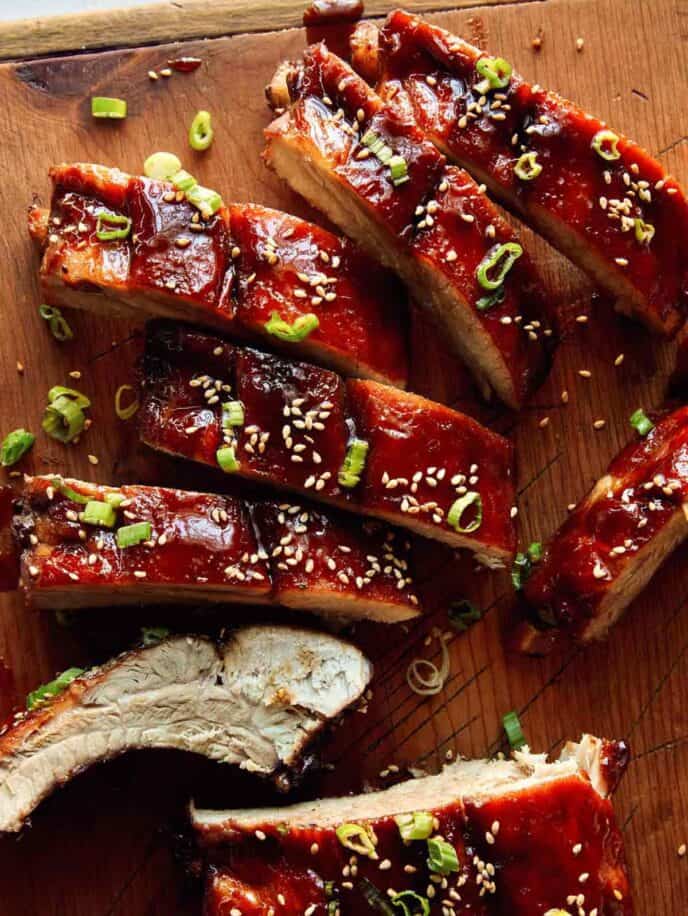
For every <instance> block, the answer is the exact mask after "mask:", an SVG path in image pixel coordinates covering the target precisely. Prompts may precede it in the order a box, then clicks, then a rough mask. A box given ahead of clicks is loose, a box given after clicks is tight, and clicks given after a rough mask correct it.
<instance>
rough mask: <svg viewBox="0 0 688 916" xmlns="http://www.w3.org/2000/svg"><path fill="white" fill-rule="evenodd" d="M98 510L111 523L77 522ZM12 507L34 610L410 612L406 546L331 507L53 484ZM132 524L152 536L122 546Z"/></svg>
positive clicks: (39, 483) (31, 487) (30, 483)
mask: <svg viewBox="0 0 688 916" xmlns="http://www.w3.org/2000/svg"><path fill="white" fill-rule="evenodd" d="M107 500H110V501H112V502H114V505H115V506H116V509H113V512H114V516H115V517H114V518H111V519H109V520H108V522H107V524H105V523H98V521H97V520H96V521H95V522H94V521H91V522H88V521H84V517H85V516H86V515H87V514H88V506H87V505H86V504H87V502H88V501H92V502H94V503H95V504H96V508H99V507H100V508H104V507H105V506H106V505H107V504H106V501H107ZM18 509H19V511H18V514H17V515H15V518H14V522H13V526H14V534H15V540H16V542H17V543H18V545H19V549H20V550H21V578H20V584H21V586H22V588H23V590H24V592H25V594H26V595H27V598H28V600H29V602H30V603H31V604H32V605H33V606H34V607H38V608H49V609H51V608H88V607H103V606H111V605H137V604H141V603H145V604H153V603H164V602H176V603H184V602H205V603H230V604H231V603H247V602H249V603H252V604H277V605H283V606H286V607H292V608H296V609H299V610H305V611H310V612H313V613H316V614H320V615H323V616H329V615H334V616H341V617H346V618H351V619H357V618H358V619H361V618H365V619H372V620H379V621H384V622H389V623H392V622H396V621H400V620H406V619H408V618H411V617H414V616H416V615H417V614H418V611H419V602H418V598H417V596H416V593H415V588H414V586H413V579H412V576H411V569H410V551H409V544H408V541H407V539H406V538H404V537H403V536H402V535H399V534H398V533H397V532H395V531H393V530H392V529H390V528H388V527H387V526H386V525H384V524H382V523H381V522H377V521H373V520H370V521H366V522H365V523H364V524H362V525H361V524H360V523H358V524H356V521H355V520H354V519H352V518H351V517H349V516H347V515H346V514H344V513H340V512H337V511H336V510H333V509H320V508H317V507H313V506H310V505H308V504H304V503H300V504H296V503H293V502H284V503H277V502H274V501H271V500H264V501H258V502H251V503H248V502H246V501H245V500H240V499H237V498H235V497H231V496H218V495H212V494H208V493H193V492H189V491H184V490H171V489H165V488H162V487H144V486H123V487H120V488H117V487H104V486H98V485H96V484H91V483H84V482H83V481H76V480H69V479H67V480H63V479H62V478H55V477H33V478H29V479H27V481H26V484H25V487H24V494H23V497H22V500H21V503H20V505H19V507H18ZM133 525H144V526H146V525H149V526H150V529H149V530H148V531H144V532H143V534H142V535H140V536H139V537H140V539H139V541H138V542H135V543H132V544H129V545H128V546H121V543H122V542H123V541H124V540H126V534H123V530H124V529H126V528H128V527H129V526H133ZM13 565H14V564H13ZM8 584H9V583H8ZM12 587H16V581H15V583H14V585H13V586H12Z"/></svg>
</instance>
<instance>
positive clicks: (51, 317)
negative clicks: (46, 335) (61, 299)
mask: <svg viewBox="0 0 688 916" xmlns="http://www.w3.org/2000/svg"><path fill="white" fill-rule="evenodd" d="M38 314H39V315H40V316H41V318H42V319H43V320H44V321H46V322H47V324H48V327H49V328H50V333H51V334H52V335H53V337H54V338H55V340H59V341H60V342H62V341H64V340H72V338H73V337H74V332H73V331H72V329H71V328H70V326H69V324H68V322H67V319H66V318H65V317H64V316H63V314H62V312H61V311H60V309H58V308H55V307H54V306H52V305H40V306H39V307H38Z"/></svg>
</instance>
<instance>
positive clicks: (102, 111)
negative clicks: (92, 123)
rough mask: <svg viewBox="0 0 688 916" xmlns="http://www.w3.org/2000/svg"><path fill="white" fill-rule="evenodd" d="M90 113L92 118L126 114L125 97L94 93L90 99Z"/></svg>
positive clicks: (123, 115)
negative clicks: (114, 97)
mask: <svg viewBox="0 0 688 916" xmlns="http://www.w3.org/2000/svg"><path fill="white" fill-rule="evenodd" d="M91 114H92V115H93V117H94V118H117V119H119V120H121V119H122V118H126V116H127V103H126V101H125V99H113V98H108V97H107V96H104V95H94V96H93V98H92V99H91Z"/></svg>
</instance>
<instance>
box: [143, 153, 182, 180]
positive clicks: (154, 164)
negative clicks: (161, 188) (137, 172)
mask: <svg viewBox="0 0 688 916" xmlns="http://www.w3.org/2000/svg"><path fill="white" fill-rule="evenodd" d="M181 167H182V164H181V162H180V160H179V157H178V156H175V155H174V153H152V154H151V155H150V156H149V157H148V159H146V161H145V162H144V163H143V174H144V175H145V176H146V178H158V179H160V180H165V179H170V178H172V176H173V175H176V174H177V173H178V172H179V171H180V169H181Z"/></svg>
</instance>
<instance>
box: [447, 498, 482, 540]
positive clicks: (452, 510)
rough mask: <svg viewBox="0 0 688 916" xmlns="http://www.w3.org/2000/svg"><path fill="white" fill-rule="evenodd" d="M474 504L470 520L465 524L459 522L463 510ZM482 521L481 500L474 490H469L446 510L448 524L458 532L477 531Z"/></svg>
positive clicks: (470, 532)
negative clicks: (473, 511)
mask: <svg viewBox="0 0 688 916" xmlns="http://www.w3.org/2000/svg"><path fill="white" fill-rule="evenodd" d="M470 506H475V515H474V518H473V519H472V521H470V522H469V523H468V524H467V525H462V524H461V519H462V518H463V515H464V512H465V511H466V510H467V509H468V508H469V507H470ZM482 523H483V501H482V498H481V496H480V493H478V492H477V491H476V490H469V491H468V493H465V494H464V495H463V496H460V497H459V498H458V499H456V500H454V502H453V503H452V504H451V506H450V507H449V511H448V512H447V524H449V525H450V526H451V527H452V528H453V529H454V530H455V531H458V533H459V534H472V533H473V532H474V531H477V530H478V528H480V526H481V525H482Z"/></svg>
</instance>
